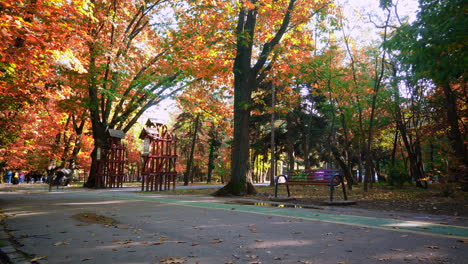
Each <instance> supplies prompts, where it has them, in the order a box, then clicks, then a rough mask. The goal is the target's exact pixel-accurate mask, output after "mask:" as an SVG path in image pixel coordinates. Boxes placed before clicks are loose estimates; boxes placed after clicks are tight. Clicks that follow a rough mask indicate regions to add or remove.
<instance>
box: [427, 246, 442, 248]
mask: <svg viewBox="0 0 468 264" xmlns="http://www.w3.org/2000/svg"><path fill="white" fill-rule="evenodd" d="M425 247H427V248H430V249H439V247H438V246H425Z"/></svg>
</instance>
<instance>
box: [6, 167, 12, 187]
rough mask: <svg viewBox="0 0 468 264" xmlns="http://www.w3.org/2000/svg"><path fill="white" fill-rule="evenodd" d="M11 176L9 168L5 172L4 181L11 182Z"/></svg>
mask: <svg viewBox="0 0 468 264" xmlns="http://www.w3.org/2000/svg"><path fill="white" fill-rule="evenodd" d="M11 178H13V172H11V170H8V171H7V173H6V174H5V183H6V184H11Z"/></svg>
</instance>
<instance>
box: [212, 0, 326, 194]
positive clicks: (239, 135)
mask: <svg viewBox="0 0 468 264" xmlns="http://www.w3.org/2000/svg"><path fill="white" fill-rule="evenodd" d="M328 5H329V3H325V2H322V1H296V0H291V1H279V2H278V1H275V2H270V1H242V2H241V3H240V5H239V7H238V8H239V12H238V18H237V26H236V29H235V36H236V54H235V59H234V65H233V74H234V141H233V142H234V143H233V148H232V156H231V159H232V161H231V180H230V181H229V183H228V184H227V185H226V186H225V187H223V188H222V189H220V190H219V191H218V192H217V193H216V194H218V195H223V194H234V195H244V194H250V193H255V192H256V191H255V188H254V187H253V185H252V183H251V179H250V161H249V150H250V139H249V137H250V131H249V125H250V105H251V101H252V92H253V91H254V90H255V89H257V87H258V83H260V82H261V81H262V80H263V79H264V78H265V77H266V76H268V72H269V71H270V70H271V69H272V68H273V67H274V63H273V62H272V58H273V57H274V56H273V54H275V53H276V52H280V50H281V49H278V47H279V46H280V43H281V40H282V39H283V38H284V37H285V36H287V37H288V38H289V37H293V36H294V34H289V35H288V32H289V33H291V32H294V31H292V29H297V28H298V27H299V26H303V25H305V24H306V23H307V22H308V21H309V20H310V17H312V16H313V14H314V13H316V12H318V10H322V9H325V8H327V7H328ZM295 33H299V32H298V31H295ZM283 48H285V49H287V48H286V47H283ZM256 51H258V53H257V52H256ZM269 60H270V61H269Z"/></svg>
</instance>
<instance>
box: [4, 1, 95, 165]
mask: <svg viewBox="0 0 468 264" xmlns="http://www.w3.org/2000/svg"><path fill="white" fill-rule="evenodd" d="M89 17H90V13H89V6H88V4H87V1H72V2H70V1H54V2H50V1H28V2H18V1H2V2H1V3H0V38H1V39H2V45H1V47H0V125H2V127H3V128H4V129H2V132H1V133H0V149H1V150H0V154H1V156H2V157H1V159H2V160H4V161H7V162H8V165H9V166H18V167H20V166H21V167H23V168H31V169H40V168H41V167H45V166H44V164H47V162H48V160H49V159H54V158H57V157H58V156H59V154H58V153H60V152H61V150H58V149H57V148H56V146H55V147H54V145H55V144H54V142H53V141H54V140H53V138H54V137H43V135H42V133H44V134H48V135H56V134H57V132H59V133H60V131H62V129H63V126H62V124H63V123H64V121H63V117H64V115H63V112H62V109H60V108H59V107H58V103H59V102H60V101H61V100H63V99H64V98H66V97H67V94H69V90H68V87H67V85H64V84H63V81H64V76H63V75H60V74H58V69H59V68H61V67H62V66H63V63H65V60H66V59H64V58H65V56H64V55H65V54H67V51H69V49H70V48H71V47H72V46H73V45H74V44H75V43H76V41H79V40H80V41H81V36H82V35H81V33H82V30H81V28H80V25H81V24H80V22H81V21H83V20H84V19H87V18H89ZM68 59H70V58H68ZM68 61H70V60H68ZM68 66H69V68H70V69H76V67H75V65H72V64H68ZM36 161H37V162H36Z"/></svg>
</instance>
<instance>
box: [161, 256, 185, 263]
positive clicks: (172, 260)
mask: <svg viewBox="0 0 468 264" xmlns="http://www.w3.org/2000/svg"><path fill="white" fill-rule="evenodd" d="M185 261H186V260H185V258H174V257H168V258H163V259H161V260H159V262H161V263H165V264H176V263H184V262H185Z"/></svg>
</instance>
